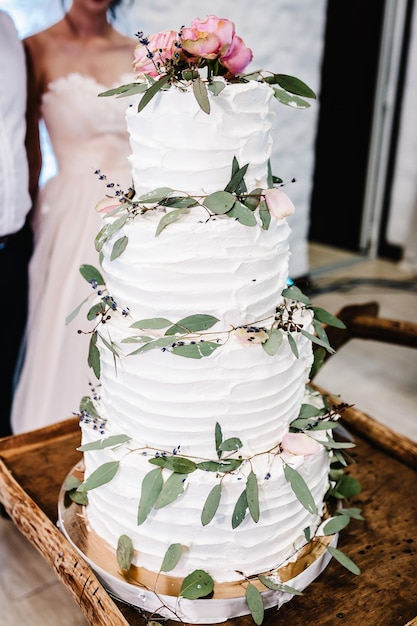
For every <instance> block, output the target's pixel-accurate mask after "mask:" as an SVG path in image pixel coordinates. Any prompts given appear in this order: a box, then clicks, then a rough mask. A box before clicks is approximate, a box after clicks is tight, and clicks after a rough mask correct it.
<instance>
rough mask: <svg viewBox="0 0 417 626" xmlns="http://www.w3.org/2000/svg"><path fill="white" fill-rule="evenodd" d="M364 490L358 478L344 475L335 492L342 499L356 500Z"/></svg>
mask: <svg viewBox="0 0 417 626" xmlns="http://www.w3.org/2000/svg"><path fill="white" fill-rule="evenodd" d="M361 490H362V487H361V484H360V482H359V480H358V479H357V478H354V477H353V476H348V475H347V474H343V476H342V477H341V478H340V480H339V481H338V482H337V484H336V486H335V487H334V492H335V494H337V496H338V497H340V498H346V499H348V500H349V499H350V498H354V497H355V496H357V495H358V494H359V493H360V492H361Z"/></svg>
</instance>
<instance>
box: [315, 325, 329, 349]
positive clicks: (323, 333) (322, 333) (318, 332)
mask: <svg viewBox="0 0 417 626" xmlns="http://www.w3.org/2000/svg"><path fill="white" fill-rule="evenodd" d="M313 327H314V330H315V333H316V335H317V337H318V338H319V339H321V340H322V341H323V342H324V343H325V344H326V346H329V345H330V343H329V338H328V336H327V333H326V331H325V330H324V328H323V326H322V324H321V322H319V321H318V320H316V319H315V318H313Z"/></svg>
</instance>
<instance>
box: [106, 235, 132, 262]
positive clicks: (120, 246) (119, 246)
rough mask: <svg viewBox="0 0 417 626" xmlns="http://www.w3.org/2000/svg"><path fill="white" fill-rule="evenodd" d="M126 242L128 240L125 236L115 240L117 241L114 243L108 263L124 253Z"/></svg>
mask: <svg viewBox="0 0 417 626" xmlns="http://www.w3.org/2000/svg"><path fill="white" fill-rule="evenodd" d="M128 242H129V239H128V238H127V237H126V235H123V237H120V238H119V239H117V241H115V242H114V245H113V248H112V251H111V254H110V261H114V260H115V259H117V258H118V257H119V256H120V255H121V254H122V253H123V252H124V251H125V249H126V246H127V244H128Z"/></svg>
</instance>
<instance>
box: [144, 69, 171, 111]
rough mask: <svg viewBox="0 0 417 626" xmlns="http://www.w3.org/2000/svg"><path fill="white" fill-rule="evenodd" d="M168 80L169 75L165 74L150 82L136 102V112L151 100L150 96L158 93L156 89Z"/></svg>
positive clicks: (158, 89)
mask: <svg viewBox="0 0 417 626" xmlns="http://www.w3.org/2000/svg"><path fill="white" fill-rule="evenodd" d="M169 80H170V75H169V74H165V75H164V76H162V77H161V78H159V79H158V80H156V81H155V82H154V83H152V85H151V86H150V87H148V89H147V90H146V91H145V93H144V94H143V96H142V98H141V99H140V102H139V104H138V113H140V112H141V111H142V110H143V109H144V108H145V107H146V105H147V104H148V103H149V102H150V101H151V100H152V98H153V97H154V96H155V95H156V94H157V93H158V91H160V90H161V89H162V88H163V87H165V85H166V84H167V83H168V81H169Z"/></svg>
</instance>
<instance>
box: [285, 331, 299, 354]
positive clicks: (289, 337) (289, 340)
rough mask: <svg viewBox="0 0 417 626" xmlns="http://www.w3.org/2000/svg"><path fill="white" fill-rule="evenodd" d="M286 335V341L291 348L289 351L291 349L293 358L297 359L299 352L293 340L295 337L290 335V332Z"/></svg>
mask: <svg viewBox="0 0 417 626" xmlns="http://www.w3.org/2000/svg"><path fill="white" fill-rule="evenodd" d="M287 337H288V343H289V346H290V348H291V351H292V353H293V355H294V356H295V358H296V359H298V357H299V354H298V348H297V344H296V342H295V339H294V337H293V336H292V335H291V333H287Z"/></svg>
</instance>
